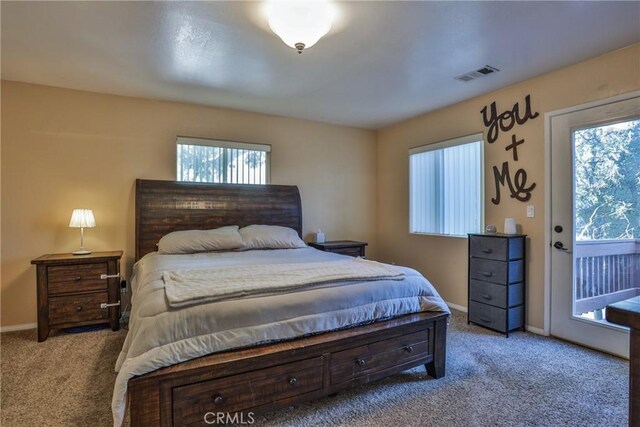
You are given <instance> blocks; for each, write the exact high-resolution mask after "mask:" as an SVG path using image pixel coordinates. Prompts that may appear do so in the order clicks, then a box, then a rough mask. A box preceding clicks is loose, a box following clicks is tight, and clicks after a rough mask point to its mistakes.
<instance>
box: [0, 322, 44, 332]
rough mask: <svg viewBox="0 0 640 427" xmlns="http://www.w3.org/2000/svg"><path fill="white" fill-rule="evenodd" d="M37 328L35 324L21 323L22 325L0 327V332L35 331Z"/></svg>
mask: <svg viewBox="0 0 640 427" xmlns="http://www.w3.org/2000/svg"><path fill="white" fill-rule="evenodd" d="M37 327H38V324H37V323H23V324H22V325H10V326H2V327H0V332H13V331H25V330H27V329H35V328H37Z"/></svg>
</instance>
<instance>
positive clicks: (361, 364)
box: [356, 359, 365, 366]
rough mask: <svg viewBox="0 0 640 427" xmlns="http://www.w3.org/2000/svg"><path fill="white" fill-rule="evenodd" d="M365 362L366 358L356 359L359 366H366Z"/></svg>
mask: <svg viewBox="0 0 640 427" xmlns="http://www.w3.org/2000/svg"><path fill="white" fill-rule="evenodd" d="M364 364H365V361H364V359H357V360H356V365H358V366H364Z"/></svg>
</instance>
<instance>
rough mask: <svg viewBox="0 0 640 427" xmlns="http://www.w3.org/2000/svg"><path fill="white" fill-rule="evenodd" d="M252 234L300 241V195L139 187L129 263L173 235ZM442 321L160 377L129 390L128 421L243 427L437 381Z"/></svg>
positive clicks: (260, 349) (220, 356) (241, 352)
mask: <svg viewBox="0 0 640 427" xmlns="http://www.w3.org/2000/svg"><path fill="white" fill-rule="evenodd" d="M250 224H271V225H283V226H287V227H291V228H294V229H295V230H297V231H298V234H300V235H302V206H301V201H300V194H299V192H298V188H297V187H296V186H284V185H266V186H265V185H225V184H194V183H184V182H173V181H150V180H137V182H136V260H138V259H140V258H141V257H143V256H144V255H145V254H147V253H149V252H153V251H155V250H156V243H157V242H158V240H159V239H160V238H161V237H162V236H164V235H165V234H167V233H169V232H171V231H176V230H187V229H209V228H215V227H221V226H225V225H239V226H246V225H250ZM447 318H448V315H447V314H446V313H417V314H411V315H406V316H401V317H397V318H394V319H391V320H385V321H379V322H375V323H371V324H367V325H364V326H355V327H352V328H349V329H344V330H340V331H333V332H327V333H322V334H318V335H313V336H308V337H303V338H297V339H294V340H289V341H284V342H279V343H275V344H267V345H260V346H255V347H250V348H245V349H238V350H232V351H226V352H222V353H215V354H211V355H208V356H204V357H200V358H198V359H194V360H190V361H187V362H183V363H179V364H176V365H173V366H169V367H166V368H161V369H158V370H157V371H154V372H151V373H148V374H145V375H142V376H138V377H135V378H132V379H131V380H129V391H128V407H129V419H130V421H131V425H132V426H134V427H137V426H145V427H146V426H186V425H189V426H192V425H206V423H205V417H206V421H212V420H215V419H216V417H221V416H222V417H227V418H223V420H226V421H227V423H229V420H230V419H231V420H233V419H235V420H236V421H240V420H241V419H244V420H245V421H246V420H248V419H249V417H253V416H255V415H254V414H256V413H260V412H265V411H271V410H274V409H277V408H282V407H285V406H288V405H291V404H294V403H299V402H303V401H308V400H311V399H315V398H319V397H322V396H327V395H331V394H334V393H337V392H339V391H341V390H345V389H347V388H350V387H353V386H355V385H359V384H364V383H368V382H370V381H374V380H377V379H380V378H384V377H386V376H389V375H392V374H395V373H398V372H402V371H404V370H406V369H409V368H412V367H415V366H419V365H425V367H426V369H427V373H428V374H429V375H430V376H432V377H434V378H440V377H442V376H444V374H445V357H446V329H447ZM251 413H253V414H251ZM233 417H236V418H233ZM217 419H220V418H217Z"/></svg>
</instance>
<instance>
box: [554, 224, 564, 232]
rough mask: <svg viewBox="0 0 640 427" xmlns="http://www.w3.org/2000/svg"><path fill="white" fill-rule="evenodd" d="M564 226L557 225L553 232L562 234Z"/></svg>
mask: <svg viewBox="0 0 640 427" xmlns="http://www.w3.org/2000/svg"><path fill="white" fill-rule="evenodd" d="M562 230H563V228H562V226H561V225H556V226H555V227H553V231H555V232H556V233H562Z"/></svg>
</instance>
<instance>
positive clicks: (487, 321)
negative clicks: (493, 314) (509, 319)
mask: <svg viewBox="0 0 640 427" xmlns="http://www.w3.org/2000/svg"><path fill="white" fill-rule="evenodd" d="M480 320H481V321H483V322H485V323H491V319H487V318H486V317H481V318H480Z"/></svg>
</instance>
